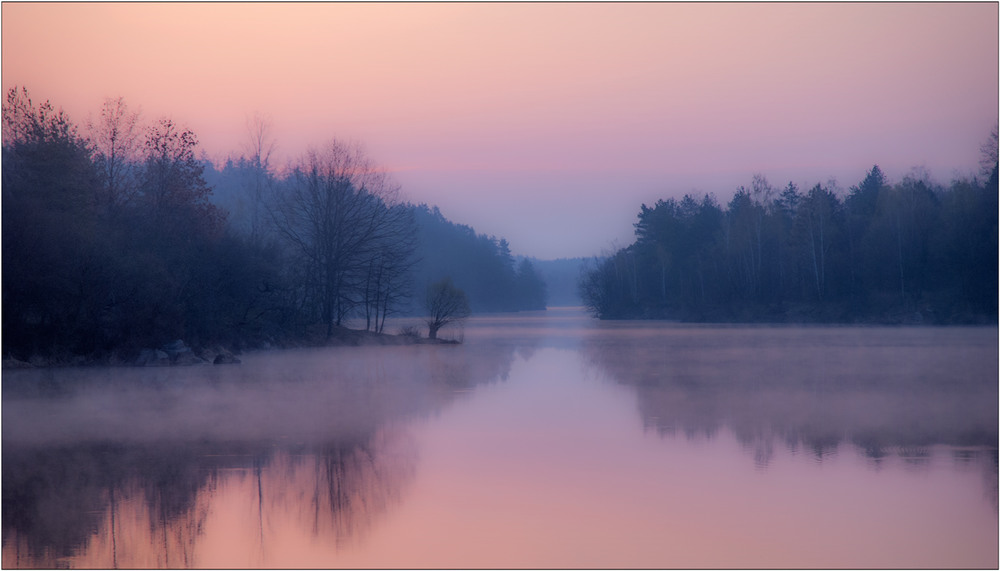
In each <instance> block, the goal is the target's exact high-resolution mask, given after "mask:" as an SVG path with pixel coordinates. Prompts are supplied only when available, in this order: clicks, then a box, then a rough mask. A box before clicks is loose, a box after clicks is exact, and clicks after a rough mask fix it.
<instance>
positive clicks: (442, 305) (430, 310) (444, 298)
mask: <svg viewBox="0 0 1000 571" xmlns="http://www.w3.org/2000/svg"><path fill="white" fill-rule="evenodd" d="M426 308H427V314H428V317H427V337H428V338H430V339H437V333H438V330H440V329H441V328H442V327H444V326H445V325H448V324H449V323H454V322H456V321H461V320H463V319H465V318H466V317H468V316H469V315H470V314H471V311H470V310H469V299H468V298H467V297H466V295H465V292H464V291H462V290H460V289H458V288H457V287H455V286H454V284H452V283H451V278H444V279H443V280H441V281H438V282H435V283H433V284H431V285H430V286H428V287H427V300H426Z"/></svg>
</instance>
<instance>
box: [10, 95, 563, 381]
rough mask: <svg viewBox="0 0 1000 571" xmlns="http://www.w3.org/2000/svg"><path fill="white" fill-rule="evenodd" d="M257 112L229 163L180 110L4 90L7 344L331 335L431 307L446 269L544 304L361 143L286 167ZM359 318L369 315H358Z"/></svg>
mask: <svg viewBox="0 0 1000 571" xmlns="http://www.w3.org/2000/svg"><path fill="white" fill-rule="evenodd" d="M274 148H275V141H274V139H273V137H272V136H271V129H270V125H269V124H268V122H267V121H266V120H264V119H262V118H260V117H259V116H254V117H252V118H250V119H248V121H247V135H246V140H245V144H244V148H243V150H242V152H241V153H240V154H239V155H238V156H235V157H231V158H230V159H229V160H227V161H226V162H225V164H224V165H222V166H221V167H218V168H217V167H216V166H214V165H213V163H211V162H210V161H207V160H205V159H204V157H203V156H199V147H198V138H197V135H196V134H195V133H193V132H192V131H191V130H189V129H186V128H184V127H183V126H181V125H179V124H178V123H177V122H175V121H173V120H171V119H159V120H156V121H152V122H148V123H147V122H146V121H144V120H143V119H142V117H141V116H140V114H139V113H138V112H137V111H134V110H133V108H132V107H130V106H129V105H128V104H127V103H126V102H125V100H124V99H123V98H113V99H108V100H106V101H105V102H104V105H103V106H102V108H101V109H100V110H99V112H98V113H97V114H96V116H95V117H93V118H91V119H89V120H88V121H87V122H86V124H85V125H82V126H80V125H77V124H76V123H74V122H73V121H72V120H71V119H70V118H69V117H68V116H67V115H66V114H65V113H64V112H63V111H62V110H61V109H57V108H56V107H54V106H53V105H52V104H51V103H49V102H48V101H46V102H44V103H40V104H39V103H35V102H33V101H32V100H31V97H30V95H29V93H28V91H27V89H25V88H20V89H19V88H13V89H11V90H9V91H8V92H7V94H6V99H5V101H4V103H3V191H2V192H3V195H2V239H3V253H2V255H3V260H2V263H3V274H2V282H3V302H2V303H3V318H2V327H3V330H2V333H3V355H4V358H5V359H6V358H14V359H17V360H25V361H28V360H32V361H35V362H43V363H55V364H65V363H73V362H103V363H127V362H131V360H133V359H134V358H135V356H136V355H137V354H138V353H139V352H140V351H141V350H142V349H143V348H149V347H161V346H164V345H165V344H168V343H171V342H173V341H175V340H183V341H184V342H185V343H187V344H188V345H190V346H191V347H194V348H200V347H207V346H210V345H217V346H222V347H229V348H232V349H233V350H237V351H238V350H242V349H245V348H253V347H260V346H284V345H295V344H321V343H323V342H324V341H325V340H329V339H330V338H331V337H334V336H336V335H337V334H338V333H340V332H342V331H343V330H344V328H345V327H346V326H348V325H349V326H351V327H355V328H364V329H366V330H368V331H370V332H374V333H388V331H385V328H386V320H387V318H388V317H390V316H393V315H403V314H406V315H422V314H423V313H424V312H425V308H424V300H425V298H426V292H428V291H429V290H430V288H431V286H433V285H434V284H440V283H442V282H443V281H444V280H450V281H449V282H446V283H449V284H454V286H450V287H454V288H456V289H457V290H458V291H460V292H462V293H463V294H464V295H465V297H466V299H467V300H468V305H469V306H470V307H471V309H472V310H473V311H517V310H522V309H544V308H545V303H546V292H545V284H544V282H543V281H542V280H541V278H540V277H539V275H538V273H537V272H536V271H535V269H534V267H533V265H532V264H531V262H530V261H528V260H522V261H520V262H519V263H516V261H515V259H514V258H513V257H512V256H511V253H510V248H509V245H508V244H507V242H506V241H505V240H503V239H497V238H496V237H493V236H485V235H481V234H477V233H476V232H475V231H474V230H473V229H472V228H470V227H468V226H463V225H459V224H455V223H452V222H451V221H449V220H447V219H446V218H444V216H443V215H442V214H441V213H440V211H439V210H438V209H437V208H436V207H434V208H431V207H428V206H427V205H423V204H421V205H413V204H409V203H407V202H404V201H402V200H401V199H400V189H399V187H398V185H396V184H395V183H394V182H393V181H392V180H391V178H390V177H389V176H388V175H387V174H386V173H385V171H384V169H381V168H380V167H379V166H378V165H376V164H375V163H374V162H373V161H372V160H371V159H370V158H369V157H368V156H367V155H366V153H365V152H364V149H363V148H362V146H361V145H360V144H356V143H348V142H344V141H341V140H337V139H331V140H330V141H328V142H327V143H325V144H323V145H321V146H318V147H314V148H313V149H312V150H310V151H308V152H306V153H305V154H304V155H303V156H301V157H298V158H297V159H296V160H294V161H293V162H292V163H291V164H290V165H289V166H288V167H287V168H280V169H279V168H276V165H274V164H272V159H271V156H272V154H273V150H274ZM359 324H360V325H359Z"/></svg>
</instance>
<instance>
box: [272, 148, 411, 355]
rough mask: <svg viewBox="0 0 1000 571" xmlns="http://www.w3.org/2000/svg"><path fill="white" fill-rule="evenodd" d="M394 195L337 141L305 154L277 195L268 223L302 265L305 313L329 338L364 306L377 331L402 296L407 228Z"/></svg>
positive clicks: (380, 175)
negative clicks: (312, 316) (271, 222)
mask: <svg viewBox="0 0 1000 571" xmlns="http://www.w3.org/2000/svg"><path fill="white" fill-rule="evenodd" d="M397 193H398V188H397V187H395V186H393V185H392V184H391V183H390V181H389V179H388V177H387V176H386V175H385V173H384V172H382V171H380V170H378V169H377V168H376V167H375V166H374V165H373V164H372V162H371V161H370V160H369V159H368V158H367V157H366V156H365V154H364V152H363V150H362V149H361V148H360V147H359V146H358V145H350V144H346V143H343V142H341V141H337V140H333V141H331V142H330V143H328V144H327V146H326V147H324V148H323V149H321V150H319V151H315V150H314V151H310V152H309V153H307V155H306V156H305V158H304V159H303V160H302V163H301V164H300V165H299V166H298V167H297V168H296V169H295V171H294V173H293V175H292V176H291V177H290V178H289V180H287V181H285V184H284V185H283V188H282V189H281V192H280V194H279V196H278V198H277V203H276V207H275V210H274V223H275V226H276V227H277V229H278V230H279V232H280V233H281V235H282V236H283V238H284V239H285V240H286V242H287V244H288V245H289V247H290V249H291V251H292V252H294V255H295V257H296V263H297V264H298V265H299V266H300V267H301V270H302V275H301V278H302V282H303V284H304V289H303V295H304V299H303V302H304V307H305V308H306V309H309V308H311V310H312V311H315V312H316V313H317V314H318V316H319V318H320V321H321V322H322V323H323V324H324V325H325V326H326V334H327V336H331V335H332V334H333V328H334V327H335V326H340V325H341V324H342V322H343V320H344V318H345V317H347V316H348V314H350V313H351V312H352V311H354V310H355V309H357V308H359V307H362V306H363V307H365V308H366V311H368V318H369V319H368V325H369V328H372V327H373V325H374V326H375V328H376V329H378V327H377V324H378V323H379V322H381V321H384V316H385V315H387V314H388V312H389V311H390V309H389V307H388V306H387V302H389V301H390V300H394V301H395V300H398V299H399V297H400V296H399V294H398V290H399V280H400V278H401V274H402V273H404V272H405V268H406V267H407V264H408V263H409V261H408V258H409V256H408V255H407V254H406V252H405V251H404V250H408V248H409V246H408V244H409V243H411V242H412V240H411V234H412V225H411V224H410V218H409V217H408V216H407V213H406V211H405V209H402V208H394V207H393V206H394V204H393V203H394V201H395V198H396V195H397ZM390 252H394V253H395V254H398V255H390ZM378 315H382V318H381V320H377V321H373V320H372V317H373V316H374V317H376V318H377V317H378Z"/></svg>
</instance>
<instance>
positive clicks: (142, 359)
mask: <svg viewBox="0 0 1000 571" xmlns="http://www.w3.org/2000/svg"><path fill="white" fill-rule="evenodd" d="M135 364H136V366H137V367H163V366H166V365H169V364H170V355H167V354H166V353H165V352H164V351H160V350H159V349H143V350H142V351H139V356H138V357H136V359H135Z"/></svg>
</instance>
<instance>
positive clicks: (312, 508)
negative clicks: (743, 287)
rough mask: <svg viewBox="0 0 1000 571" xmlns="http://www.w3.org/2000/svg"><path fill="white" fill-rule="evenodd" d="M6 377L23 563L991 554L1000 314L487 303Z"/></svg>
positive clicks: (913, 561)
mask: <svg viewBox="0 0 1000 571" xmlns="http://www.w3.org/2000/svg"><path fill="white" fill-rule="evenodd" d="M447 334H451V335H453V336H461V337H462V338H463V339H464V343H463V344H462V345H458V346H446V345H442V346H435V345H418V346H388V347H341V348H329V349H314V350H295V351H272V352H260V353H250V354H246V355H243V356H241V359H242V360H243V363H242V364H241V365H236V366H201V367H184V368H182V367H174V368H115V369H112V368H86V369H47V370H21V371H5V372H4V375H3V381H2V382H3V410H2V412H3V416H2V424H3V426H2V428H3V495H4V497H3V565H4V566H5V567H66V566H69V567H126V568H127V567H139V568H142V567H425V566H430V567H470V566H471V567H522V566H531V567H560V566H562V567H566V566H569V567H788V566H791V567H841V566H844V567H995V566H996V565H997V564H998V561H997V534H998V527H997V410H996V403H997V399H998V394H997V393H998V391H997V382H996V373H997V367H998V362H997V346H998V335H997V329H996V328H930V327H927V328H891V327H865V328H854V327H764V326H740V327H725V326H687V325H678V324H669V323H663V322H644V323H639V324H636V323H623V322H598V321H595V320H591V319H589V318H587V317H586V316H584V315H583V314H582V312H579V311H576V310H567V309H554V310H549V311H547V312H538V313H521V314H514V315H502V316H499V315H498V316H490V315H485V316H479V317H475V318H473V319H471V320H469V322H468V323H467V324H466V326H465V328H464V330H461V331H452V332H450V333H449V332H446V335H447Z"/></svg>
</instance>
